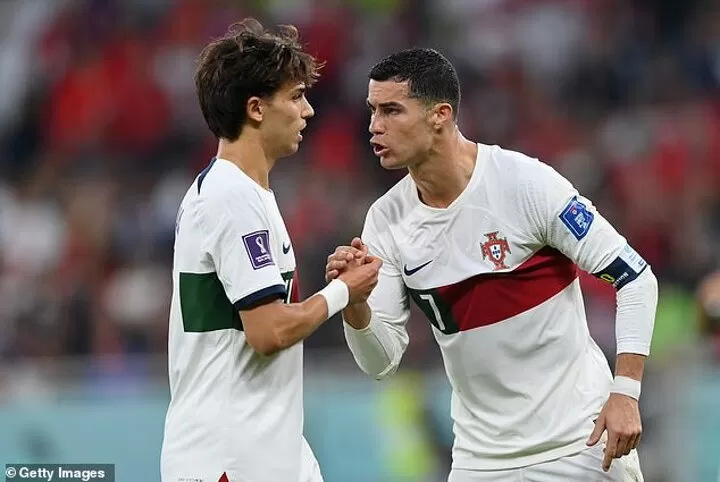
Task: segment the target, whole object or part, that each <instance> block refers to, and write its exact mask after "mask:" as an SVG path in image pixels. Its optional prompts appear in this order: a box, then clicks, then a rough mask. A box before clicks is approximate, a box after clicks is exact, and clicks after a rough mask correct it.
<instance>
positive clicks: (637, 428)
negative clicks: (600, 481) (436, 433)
mask: <svg viewBox="0 0 720 482" xmlns="http://www.w3.org/2000/svg"><path fill="white" fill-rule="evenodd" d="M541 171H542V172H541V173H540V174H539V175H538V176H536V177H535V180H534V181H533V182H531V183H530V184H531V186H530V189H529V190H528V193H529V195H530V196H529V203H528V208H529V212H530V215H531V218H533V222H532V224H533V225H535V226H536V227H537V228H538V234H539V235H540V236H541V237H542V238H543V239H542V240H543V241H544V242H545V243H546V244H547V245H549V246H552V247H555V248H556V249H558V250H559V251H561V252H562V253H563V254H564V255H565V256H567V257H568V258H570V259H571V260H572V261H573V262H575V263H576V264H577V265H578V266H579V267H580V269H582V270H584V271H587V272H589V273H591V274H593V275H594V276H596V277H597V278H599V279H601V280H603V281H605V282H607V283H610V284H611V285H612V286H613V287H614V288H615V290H616V296H617V309H616V319H615V335H616V341H617V359H616V363H615V365H616V369H615V378H614V381H613V384H612V386H611V389H610V396H609V398H608V401H607V403H606V405H605V407H604V408H603V410H602V412H601V414H600V417H599V418H598V420H597V421H596V425H595V430H594V431H593V433H592V434H591V436H590V438H589V439H588V445H594V444H596V443H597V442H598V441H599V440H600V437H601V435H602V433H603V432H604V431H605V430H607V432H608V442H607V447H606V453H605V460H604V461H603V469H604V470H606V471H607V470H609V468H610V463H611V462H612V459H613V458H619V457H622V456H623V455H627V454H628V453H630V451H631V450H632V449H634V448H635V447H636V446H637V445H638V443H639V441H640V436H641V434H642V425H641V421H640V412H639V408H638V399H639V397H640V391H641V382H642V377H643V370H644V366H645V360H646V358H647V356H648V355H649V354H650V343H651V340H652V334H653V328H654V323H655V311H656V308H657V299H658V284H657V279H656V277H655V275H654V274H653V272H652V269H651V267H650V265H649V264H648V263H647V262H646V261H645V260H644V259H643V258H642V256H640V254H638V253H637V252H636V251H635V250H634V249H633V248H632V247H631V246H630V245H629V244H628V242H627V240H626V239H625V238H624V237H623V236H622V235H620V234H619V233H618V232H617V231H616V230H615V228H614V227H613V226H612V225H611V224H610V223H609V222H608V221H607V220H606V219H605V218H604V217H603V216H602V215H601V214H600V213H599V212H598V210H597V209H596V207H595V206H594V205H593V204H592V202H591V201H590V200H588V199H587V198H585V197H583V196H582V195H581V194H579V193H578V192H577V191H576V190H575V188H574V187H573V186H572V184H571V183H570V182H569V181H567V180H566V179H565V178H563V177H562V176H561V175H560V174H558V173H557V172H556V171H554V170H553V169H551V168H549V167H547V166H543V167H542V169H541Z"/></svg>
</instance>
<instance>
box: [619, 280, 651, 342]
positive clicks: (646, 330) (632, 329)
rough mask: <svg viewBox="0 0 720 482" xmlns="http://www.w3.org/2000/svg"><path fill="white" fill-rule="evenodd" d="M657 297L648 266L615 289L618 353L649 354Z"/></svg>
mask: <svg viewBox="0 0 720 482" xmlns="http://www.w3.org/2000/svg"><path fill="white" fill-rule="evenodd" d="M657 300H658V285H657V279H656V278H655V275H654V274H653V273H652V271H651V270H650V267H649V266H648V267H647V268H646V269H645V270H644V271H643V272H642V273H641V274H640V275H639V276H638V277H637V279H635V280H634V281H632V282H631V283H628V284H627V285H625V286H624V287H623V288H622V289H620V290H619V291H618V293H617V316H616V320H615V335H616V340H617V353H618V355H620V354H624V353H630V354H636V355H644V356H647V355H649V353H650V343H651V341H652V335H653V329H654V326H655V312H656V309H657Z"/></svg>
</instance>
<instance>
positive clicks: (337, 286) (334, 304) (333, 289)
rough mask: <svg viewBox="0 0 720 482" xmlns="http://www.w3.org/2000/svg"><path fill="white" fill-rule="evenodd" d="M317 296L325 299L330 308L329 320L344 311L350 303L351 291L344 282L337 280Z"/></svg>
mask: <svg viewBox="0 0 720 482" xmlns="http://www.w3.org/2000/svg"><path fill="white" fill-rule="evenodd" d="M317 294H319V295H320V296H322V297H323V298H325V302H326V303H327V308H328V315H327V317H328V318H330V317H331V316H333V315H334V314H335V313H338V312H340V311H341V310H342V309H344V308H345V307H346V306H347V304H348V302H349V301H350V290H348V287H347V285H346V284H345V283H344V282H342V281H340V280H339V279H337V278H336V279H334V280H332V281H331V282H330V283H328V285H327V286H326V287H325V288H323V289H321V290H320V291H318V292H317Z"/></svg>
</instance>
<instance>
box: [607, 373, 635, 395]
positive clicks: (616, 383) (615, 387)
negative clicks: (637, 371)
mask: <svg viewBox="0 0 720 482" xmlns="http://www.w3.org/2000/svg"><path fill="white" fill-rule="evenodd" d="M640 386H641V385H640V382H639V381H637V380H635V379H633V378H630V377H615V380H613V383H612V385H611V386H610V393H621V394H623V395H627V396H628V397H630V398H634V399H635V400H639V399H640Z"/></svg>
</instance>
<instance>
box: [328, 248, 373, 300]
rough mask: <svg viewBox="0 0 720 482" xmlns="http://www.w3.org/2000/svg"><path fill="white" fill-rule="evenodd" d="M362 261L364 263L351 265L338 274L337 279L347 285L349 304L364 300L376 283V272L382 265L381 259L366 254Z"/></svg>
mask: <svg viewBox="0 0 720 482" xmlns="http://www.w3.org/2000/svg"><path fill="white" fill-rule="evenodd" d="M364 261H365V263H364V264H362V265H359V266H353V267H352V268H351V269H348V270H345V271H343V272H342V273H341V274H340V275H339V276H338V279H339V280H340V281H342V282H344V283H345V284H346V285H347V287H348V291H350V302H349V304H351V305H352V304H355V303H362V302H364V301H366V300H367V299H368V296H370V293H371V292H372V290H373V289H374V288H375V286H377V283H378V273H379V271H380V267H381V266H382V260H381V259H380V258H376V257H375V256H370V255H367V256H366V257H365V258H364Z"/></svg>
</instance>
